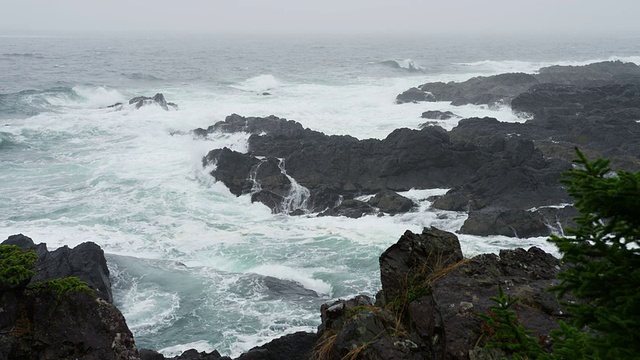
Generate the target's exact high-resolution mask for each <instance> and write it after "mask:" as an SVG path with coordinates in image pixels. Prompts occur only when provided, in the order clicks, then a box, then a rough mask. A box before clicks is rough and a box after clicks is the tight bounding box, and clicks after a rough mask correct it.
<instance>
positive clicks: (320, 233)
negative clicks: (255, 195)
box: [0, 36, 640, 356]
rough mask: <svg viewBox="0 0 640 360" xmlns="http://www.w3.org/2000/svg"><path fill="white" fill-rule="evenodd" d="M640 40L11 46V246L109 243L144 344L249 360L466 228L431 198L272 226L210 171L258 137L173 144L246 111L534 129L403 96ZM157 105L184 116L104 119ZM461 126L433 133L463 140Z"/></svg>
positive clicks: (64, 41)
mask: <svg viewBox="0 0 640 360" xmlns="http://www.w3.org/2000/svg"><path fill="white" fill-rule="evenodd" d="M563 41H564V42H563ZM633 43H634V42H629V41H619V42H611V41H608V40H607V41H604V40H599V39H579V40H572V41H569V40H559V39H555V40H553V41H547V40H545V39H528V40H527V41H524V40H521V41H516V40H513V39H468V38H467V39H463V38H460V39H455V38H450V39H444V38H422V39H419V38H404V39H403V38H393V39H392V38H373V37H362V38H345V39H340V38H295V37H288V38H267V37H264V38H259V37H254V38H240V37H204V36H202V37H198V36H193V37H178V36H168V37H161V36H145V37H140V36H139V37H130V38H128V37H106V36H94V37H88V36H64V37H45V38H39V37H11V36H6V37H0V183H1V184H2V186H0V231H1V233H2V238H6V236H8V235H11V234H15V233H24V234H25V235H28V236H30V237H32V238H33V239H34V241H36V242H46V243H47V244H48V246H49V248H55V247H59V246H63V245H68V246H75V245H77V244H80V243H82V242H84V241H93V242H96V243H97V244H99V245H100V246H101V247H102V248H103V249H104V250H105V252H106V253H107V259H108V261H109V266H110V270H111V280H112V283H113V286H114V296H115V302H116V305H117V306H118V307H119V308H120V309H121V311H122V312H123V314H124V315H125V317H126V319H127V322H128V325H129V327H130V328H131V329H132V331H133V332H134V334H135V336H136V342H137V345H138V347H141V348H153V349H156V350H160V349H162V350H163V352H164V353H165V354H167V355H170V354H177V353H180V352H181V351H183V350H186V349H188V348H190V347H196V348H198V349H200V350H206V351H211V350H213V349H218V350H219V351H220V352H221V353H222V354H226V355H232V356H235V355H238V354H239V353H241V352H242V351H246V350H248V349H249V348H251V347H253V346H256V345H260V344H262V343H265V342H267V341H269V340H271V339H273V338H274V337H279V336H281V335H283V334H286V333H291V332H295V331H300V330H305V331H313V330H315V328H316V327H317V325H318V324H319V322H320V318H319V306H320V304H322V303H324V302H327V301H329V300H330V299H333V298H339V297H341V298H345V297H348V296H351V295H355V294H360V293H364V294H369V295H373V294H375V292H376V291H377V290H378V289H379V286H380V285H379V284H380V282H379V274H378V256H379V255H380V253H382V251H384V250H385V249H386V248H387V247H388V246H389V245H391V244H393V243H395V242H396V241H397V239H398V238H399V237H400V235H402V233H404V231H406V230H411V231H421V229H422V228H423V227H425V226H436V227H439V228H442V229H445V230H449V231H456V230H457V229H459V228H460V226H461V225H462V223H463V222H464V220H465V219H466V214H464V213H454V212H442V211H439V212H434V211H432V210H430V209H429V204H430V203H429V201H428V200H427V199H428V198H429V197H430V196H431V195H434V194H442V193H443V192H445V191H446V189H432V190H412V191H410V192H407V193H406V194H405V196H408V197H411V198H413V199H414V200H415V201H416V202H418V203H419V204H420V208H419V209H418V210H417V211H415V212H411V213H407V214H403V215H398V216H394V217H390V216H384V217H377V216H366V217H364V218H361V219H357V220H354V219H347V218H332V217H315V216H313V215H310V216H301V217H292V216H287V215H284V214H277V215H274V214H271V212H270V210H269V209H268V208H267V207H265V206H264V205H261V204H259V203H256V204H252V203H251V201H250V198H249V197H248V196H242V197H235V196H234V195H232V194H231V193H230V192H229V191H228V189H227V188H226V187H225V186H224V185H223V184H221V183H217V182H215V179H214V178H212V177H211V176H210V175H209V174H208V172H209V171H210V169H204V168H203V167H202V161H201V160H202V157H203V156H204V155H205V154H206V153H207V152H208V151H210V150H212V149H214V148H221V147H223V146H227V147H229V148H231V149H234V150H238V151H246V148H247V139H248V135H247V134H232V135H229V134H224V135H223V134H218V135H212V136H210V137H208V138H207V139H193V138H192V137H191V136H189V135H182V136H180V135H175V136H171V135H170V133H172V132H175V131H184V132H186V131H189V130H191V129H194V128H197V127H207V126H209V125H211V124H214V123H215V122H217V121H220V120H223V119H224V118H225V117H226V116H227V115H229V114H232V113H238V114H241V115H244V116H267V115H271V114H273V115H276V116H279V117H284V118H287V119H292V120H296V121H298V122H300V123H302V124H303V126H305V127H309V128H311V129H314V130H318V131H322V132H325V133H327V134H349V135H352V136H355V137H358V138H372V137H373V138H384V137H386V136H387V135H388V134H389V133H390V132H391V131H393V130H394V129H396V128H400V127H409V128H417V127H418V126H419V125H420V124H421V123H423V122H424V119H421V118H420V114H421V113H422V112H423V111H426V110H441V111H452V112H454V113H456V114H458V115H459V116H460V117H462V118H464V117H472V116H480V117H482V116H491V117H496V118H498V119H499V120H502V121H524V120H525V119H523V118H520V117H518V116H516V115H514V114H513V113H512V112H511V110H510V109H509V108H506V107H505V108H487V107H483V106H472V105H467V106H461V107H454V106H451V105H449V104H446V103H422V104H403V105H396V104H395V102H394V100H395V96H396V95H397V94H398V93H400V92H402V91H404V90H406V89H408V88H409V87H412V86H416V85H419V84H422V83H424V82H427V81H460V80H466V79H468V78H470V77H472V76H477V75H491V74H495V73H502V72H507V71H525V72H533V71H535V70H537V69H538V68H539V67H541V66H547V65H551V64H584V63H589V62H594V61H598V60H607V59H621V60H624V61H634V62H636V63H637V62H640V50H638V49H637V48H635V47H633ZM635 43H637V42H635ZM157 92H161V93H163V94H164V95H165V97H166V99H167V101H171V102H175V103H177V104H178V105H179V110H178V111H169V112H167V111H164V110H162V109H161V108H159V107H154V106H151V107H143V108H141V109H139V110H136V109H135V108H134V107H133V106H128V105H125V106H124V107H123V109H122V110H121V111H117V110H116V109H114V108H107V106H109V105H112V104H114V103H117V102H125V103H126V102H127V101H128V99H130V98H132V97H134V96H138V95H146V96H153V95H154V94H155V93H157ZM263 93H269V95H263ZM457 119H458V118H456V119H454V120H443V121H440V122H439V125H441V126H443V127H445V128H447V129H451V128H453V127H454V126H455V125H456V122H457ZM284 166H285V169H286V163H285V164H284ZM294 180H295V179H294ZM363 195H366V194H363ZM301 201H302V200H301ZM460 239H461V242H462V247H463V251H464V252H465V255H468V256H471V255H474V254H477V253H481V252H489V251H497V250H498V249H500V248H504V247H519V246H522V247H529V246H532V245H537V246H541V247H543V248H544V249H545V250H548V251H554V249H553V248H552V247H551V246H550V245H549V244H547V243H546V242H545V240H544V239H543V238H534V239H511V238H505V237H488V238H483V237H474V236H467V235H461V236H460Z"/></svg>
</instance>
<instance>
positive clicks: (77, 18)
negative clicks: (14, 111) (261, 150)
mask: <svg viewBox="0 0 640 360" xmlns="http://www.w3.org/2000/svg"><path fill="white" fill-rule="evenodd" d="M639 16H640V0H553V1H551V0H484V1H482V0H438V1H433V0H422V1H420V0H315V1H306V0H182V1H179V0H0V31H47V30H53V31H168V32H186V33H238V34H246V33H254V34H282V33H287V34H309V33H312V34H313V33H319V34H323V33H327V34H342V33H373V34H376V33H390V34H392V33H412V34H443V33H444V34H447V33H454V34H459V33H467V34H482V33H495V34H509V33H512V34H518V33H524V34H526V33H531V34H536V33H546V34H551V33H565V34H574V35H578V34H583V33H584V34H586V33H588V34H594V33H595V34H621V33H625V34H631V35H640V21H639V20H638V17H639Z"/></svg>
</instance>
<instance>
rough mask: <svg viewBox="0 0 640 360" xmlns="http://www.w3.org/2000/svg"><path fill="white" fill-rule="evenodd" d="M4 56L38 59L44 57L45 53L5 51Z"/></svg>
mask: <svg viewBox="0 0 640 360" xmlns="http://www.w3.org/2000/svg"><path fill="white" fill-rule="evenodd" d="M2 55H3V56H6V57H18V58H36V59H43V58H44V55H42V54H40V53H36V52H33V53H5V54H2Z"/></svg>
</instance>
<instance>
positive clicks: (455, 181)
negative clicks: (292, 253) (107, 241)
mask: <svg viewBox="0 0 640 360" xmlns="http://www.w3.org/2000/svg"><path fill="white" fill-rule="evenodd" d="M485 123H486V124H487V129H491V130H493V129H492V128H493V127H497V128H500V129H502V123H499V122H498V121H497V120H495V119H472V120H462V121H461V125H460V126H459V127H461V128H462V129H463V130H460V131H458V130H456V129H457V128H456V129H454V131H451V132H446V131H445V130H443V129H442V128H440V127H429V128H426V129H423V130H420V131H417V130H409V129H398V130H395V131H393V132H392V133H391V134H390V135H389V136H388V137H387V138H386V139H384V140H375V139H368V140H358V139H355V138H353V137H349V136H327V135H324V134H322V133H319V132H316V131H312V130H310V129H304V128H303V127H302V126H301V125H300V124H299V123H296V122H293V121H287V120H285V119H279V118H276V117H273V116H272V117H268V118H244V117H240V116H238V115H232V116H229V117H228V118H227V119H226V120H225V121H224V122H219V123H217V124H215V125H212V126H210V127H209V128H208V129H206V130H205V129H197V130H194V133H195V134H198V135H202V136H204V135H206V134H208V133H210V132H216V131H219V132H237V131H243V132H249V133H251V134H252V135H251V136H250V138H249V151H248V153H246V154H242V153H239V152H235V151H232V150H230V149H226V148H224V149H216V150H212V151H211V152H209V154H208V155H207V156H206V157H205V158H204V159H203V165H208V164H215V165H216V167H215V170H213V171H212V172H211V174H212V175H213V176H214V177H215V178H216V179H217V180H219V181H222V182H223V183H225V185H226V186H227V187H228V188H229V190H230V191H231V192H232V193H233V194H235V195H238V196H239V195H242V194H251V197H252V201H259V202H262V203H263V204H265V205H267V206H269V208H271V209H272V211H274V212H286V213H289V214H298V213H300V214H304V213H307V212H323V213H322V215H332V216H349V217H360V216H362V215H364V214H368V213H374V212H375V211H381V212H384V213H388V214H397V213H402V212H407V211H410V210H411V208H412V207H413V206H414V204H413V203H412V202H411V201H410V200H409V199H406V198H403V197H400V196H399V195H397V194H395V195H393V194H394V193H393V192H392V191H391V190H395V191H406V190H409V189H411V188H418V189H425V188H436V187H453V188H454V189H453V190H452V191H451V192H450V193H449V194H447V195H445V196H443V197H442V198H441V199H439V200H438V201H436V204H435V206H436V207H438V208H441V209H445V210H458V211H468V210H480V209H483V208H485V207H488V206H493V207H495V208H504V209H505V211H509V210H510V209H521V210H526V209H529V208H531V207H539V206H547V205H556V204H559V203H562V202H567V201H568V196H567V195H566V193H565V191H564V190H563V189H562V188H561V187H560V185H559V183H558V180H559V177H560V173H561V172H562V171H563V170H566V169H568V168H569V164H568V163H567V162H563V161H559V160H550V159H545V157H544V156H543V153H542V152H541V151H539V150H537V149H536V148H535V146H534V143H533V141H532V140H530V139H529V138H527V137H524V136H517V135H515V134H512V133H505V131H503V130H501V131H495V132H491V131H490V130H487V131H484V132H482V131H481V132H480V135H475V134H474V133H473V132H472V131H465V130H464V129H471V128H473V129H475V128H476V127H482V126H483V124H485ZM467 124H470V126H467ZM476 124H477V126H476ZM505 126H508V125H505ZM485 133H486V135H483V134H485ZM279 159H283V160H279ZM292 180H293V181H295V183H294V182H293V181H292ZM383 190H384V191H383ZM381 191H383V192H382V193H381V194H379V195H377V196H376V197H374V198H373V199H372V200H371V201H370V202H369V203H368V204H364V203H361V202H358V201H356V200H354V198H355V197H357V196H360V195H362V194H376V193H378V192H381ZM294 195H295V196H294ZM294 198H295V199H297V200H296V201H293V200H292V199H294ZM341 199H342V200H341ZM294 204H295V206H294ZM371 206H373V207H375V208H377V210H375V209H373V208H371ZM508 225H511V224H507V226H508ZM469 229H474V227H469ZM469 231H473V230H469ZM496 233H504V231H502V230H499V231H498V230H496Z"/></svg>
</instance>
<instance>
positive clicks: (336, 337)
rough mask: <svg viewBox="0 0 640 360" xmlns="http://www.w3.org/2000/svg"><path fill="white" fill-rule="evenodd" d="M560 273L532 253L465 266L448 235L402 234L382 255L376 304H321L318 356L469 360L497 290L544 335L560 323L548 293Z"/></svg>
mask: <svg viewBox="0 0 640 360" xmlns="http://www.w3.org/2000/svg"><path fill="white" fill-rule="evenodd" d="M559 269H560V263H559V261H558V260H557V259H556V258H554V257H553V256H551V255H550V254H547V253H545V252H544V251H542V250H540V249H538V248H535V247H533V248H531V249H529V250H528V251H526V250H523V249H515V250H503V251H501V252H500V256H499V257H498V256H496V255H493V254H489V255H479V256H476V257H474V258H472V259H466V260H465V259H462V254H461V251H460V244H459V242H458V240H457V238H456V237H455V235H453V234H450V233H446V232H443V231H440V230H437V229H433V228H432V229H429V230H428V229H425V230H424V231H423V233H422V234H420V235H417V234H413V233H411V232H407V233H405V234H404V235H403V236H402V237H401V238H400V240H399V241H398V243H397V244H395V245H393V246H391V247H390V248H389V249H388V250H387V251H385V253H384V254H383V255H382V256H381V257H380V272H381V279H382V291H381V293H380V295H379V298H378V300H377V301H376V305H377V306H374V305H373V304H372V303H371V300H370V299H369V298H367V297H365V296H358V297H356V298H354V299H351V300H340V301H337V302H334V303H332V304H326V305H323V306H322V308H321V313H322V325H320V327H319V332H318V335H319V341H318V344H317V345H316V352H317V353H320V354H322V355H323V358H324V359H332V360H333V359H342V358H344V356H347V355H349V356H350V357H349V358H351V359H469V355H470V353H472V352H477V351H478V350H481V347H482V346H483V345H484V344H485V343H486V341H487V336H486V334H484V330H483V325H484V320H482V318H480V317H479V316H478V314H482V313H485V314H486V313H487V312H488V311H489V309H490V307H491V306H492V305H495V304H494V303H492V301H491V300H490V299H491V297H493V296H496V294H497V293H498V286H499V285H501V286H502V287H503V288H504V291H505V292H506V293H507V294H509V295H511V296H516V297H518V299H519V301H518V302H517V303H516V305H514V310H516V311H517V312H518V314H519V316H520V321H521V323H522V324H525V326H526V327H527V328H528V329H531V330H532V331H533V333H534V336H547V335H548V334H549V332H550V331H551V330H552V329H554V328H556V327H557V323H556V320H558V319H559V318H561V317H562V310H561V307H560V304H559V302H558V300H557V299H556V298H555V296H554V295H552V294H551V293H549V292H548V291H547V289H548V288H549V287H550V286H551V285H554V284H556V283H557V280H556V275H557V273H558V271H559ZM478 346H479V347H480V348H479V347H478Z"/></svg>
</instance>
